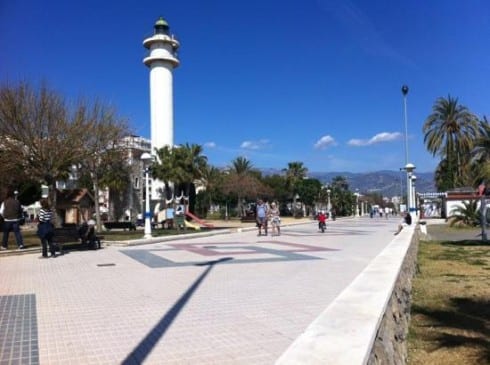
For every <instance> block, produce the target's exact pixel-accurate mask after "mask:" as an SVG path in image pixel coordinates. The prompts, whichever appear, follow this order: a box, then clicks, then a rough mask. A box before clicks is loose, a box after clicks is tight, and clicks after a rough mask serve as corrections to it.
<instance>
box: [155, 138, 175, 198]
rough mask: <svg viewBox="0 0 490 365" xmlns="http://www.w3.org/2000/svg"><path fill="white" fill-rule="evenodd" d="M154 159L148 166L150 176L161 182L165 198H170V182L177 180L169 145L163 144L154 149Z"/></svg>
mask: <svg viewBox="0 0 490 365" xmlns="http://www.w3.org/2000/svg"><path fill="white" fill-rule="evenodd" d="M155 155H156V157H157V158H156V160H155V161H154V162H153V163H152V165H151V166H150V171H151V176H152V177H153V178H156V179H158V180H160V181H162V182H163V184H164V190H165V191H164V192H161V191H160V192H159V193H165V194H164V196H165V198H166V199H167V200H168V199H171V198H173V197H172V191H171V184H172V183H173V182H174V181H176V180H177V171H176V169H175V163H174V159H175V157H174V155H173V148H172V147H170V146H163V147H162V148H159V149H155Z"/></svg>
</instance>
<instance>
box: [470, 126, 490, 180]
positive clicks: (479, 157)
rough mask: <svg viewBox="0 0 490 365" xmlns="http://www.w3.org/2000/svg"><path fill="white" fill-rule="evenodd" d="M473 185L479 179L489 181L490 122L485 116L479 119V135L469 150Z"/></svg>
mask: <svg viewBox="0 0 490 365" xmlns="http://www.w3.org/2000/svg"><path fill="white" fill-rule="evenodd" d="M471 166H472V172H473V174H472V175H473V177H474V180H473V185H477V184H478V183H479V182H480V181H482V180H484V181H490V124H489V123H488V120H487V118H486V117H483V120H482V121H480V133H479V137H478V138H477V139H476V141H475V143H474V147H473V150H472V151H471Z"/></svg>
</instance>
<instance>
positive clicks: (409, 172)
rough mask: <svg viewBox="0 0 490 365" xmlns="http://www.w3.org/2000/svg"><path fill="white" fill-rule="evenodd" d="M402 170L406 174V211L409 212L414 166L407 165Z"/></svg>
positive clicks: (411, 202) (411, 204)
mask: <svg viewBox="0 0 490 365" xmlns="http://www.w3.org/2000/svg"><path fill="white" fill-rule="evenodd" d="M403 169H404V170H405V171H406V172H407V211H408V212H410V210H411V208H412V207H413V199H412V197H413V189H412V172H413V170H415V165H414V164H411V163H407V164H406V165H405V167H404V168H403Z"/></svg>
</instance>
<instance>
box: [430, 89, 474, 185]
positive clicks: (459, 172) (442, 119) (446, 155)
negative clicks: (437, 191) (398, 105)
mask: <svg viewBox="0 0 490 365" xmlns="http://www.w3.org/2000/svg"><path fill="white" fill-rule="evenodd" d="M422 130H423V132H424V134H425V135H424V143H425V144H426V147H427V150H428V151H429V152H430V153H432V155H433V156H435V155H438V156H440V157H441V160H446V170H445V173H446V174H447V175H448V178H447V179H443V180H444V181H453V183H454V186H453V187H457V186H462V185H464V182H465V180H464V177H465V175H464V171H465V169H466V165H467V163H468V162H469V159H468V154H469V152H470V151H471V149H472V148H473V142H474V141H475V139H476V137H477V136H478V133H479V131H478V119H477V118H476V116H475V115H474V114H473V113H471V112H470V111H469V110H468V108H466V107H465V106H462V105H460V104H459V103H458V99H457V98H452V97H451V96H448V98H447V99H445V98H438V99H437V100H436V102H435V104H434V106H433V107H432V113H431V114H430V115H429V116H428V117H427V119H426V120H425V123H424V126H423V128H422ZM441 173H442V171H441ZM438 188H440V187H439V186H438Z"/></svg>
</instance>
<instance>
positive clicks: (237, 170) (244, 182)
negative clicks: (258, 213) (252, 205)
mask: <svg viewBox="0 0 490 365" xmlns="http://www.w3.org/2000/svg"><path fill="white" fill-rule="evenodd" d="M223 192H224V193H225V194H226V195H229V196H230V197H232V196H234V197H235V198H236V199H237V210H238V212H239V215H240V216H243V215H244V212H245V210H244V207H243V200H244V199H249V200H252V199H253V200H255V199H257V198H258V197H260V196H262V197H264V196H269V195H270V193H271V189H270V188H268V187H267V186H265V185H264V184H263V183H262V182H261V180H260V174H259V173H258V172H257V171H256V170H255V169H254V168H253V164H252V162H251V161H250V160H248V159H247V158H245V157H237V158H236V159H234V160H232V161H231V166H230V168H229V169H228V173H227V174H225V177H224V181H223Z"/></svg>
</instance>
